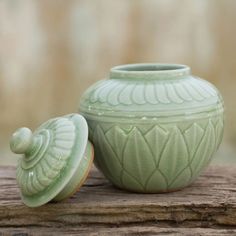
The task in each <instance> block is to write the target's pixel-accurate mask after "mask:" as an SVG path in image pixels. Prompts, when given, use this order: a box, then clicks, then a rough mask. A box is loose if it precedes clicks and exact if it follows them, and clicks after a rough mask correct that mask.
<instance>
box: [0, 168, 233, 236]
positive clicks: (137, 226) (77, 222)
mask: <svg viewBox="0 0 236 236" xmlns="http://www.w3.org/2000/svg"><path fill="white" fill-rule="evenodd" d="M235 183H236V168H235V167H231V166H221V167H220V166H212V167H210V168H208V169H207V171H206V172H205V173H204V174H203V175H202V176H200V177H199V178H198V179H197V181H196V182H195V183H194V184H193V185H192V186H190V187H188V188H185V189H184V190H182V191H178V192H174V193H168V194H134V193H129V192H126V191H122V190H119V189H116V188H114V187H113V186H112V185H111V184H110V183H109V182H108V181H107V180H106V179H105V178H104V177H103V176H102V175H101V174H100V172H98V171H97V170H96V169H95V168H94V169H93V170H92V171H91V173H90V177H89V178H88V180H87V181H86V183H85V184H84V186H83V187H82V188H81V189H80V191H79V192H77V193H76V194H75V195H74V196H73V197H71V198H70V199H68V200H66V201H64V202H60V203H49V204H47V205H45V206H42V207H39V208H35V209H31V208H28V207H26V206H25V205H23V204H22V202H21V199H20V195H19V190H18V187H17V185H16V180H15V169H14V168H13V167H1V168H0V230H1V231H0V232H2V233H3V234H5V233H9V232H11V233H12V232H15V233H16V234H17V232H18V233H21V234H22V233H26V234H29V235H30V234H32V233H33V234H34V231H35V230H36V231H37V232H38V230H40V231H39V232H41V233H43V234H44V235H47V233H48V234H51V235H52V232H53V233H55V234H57V235H58V234H60V233H62V234H66V233H68V234H76V233H80V234H83V233H84V234H85V235H86V234H87V233H90V234H91V235H97V234H99V235H100V234H101V235H106V234H107V235H108V234H110V233H112V232H113V233H116V234H117V235H124V234H127V235H136V234H135V232H137V233H138V232H139V233H140V234H145V235H149V234H161V235H163V234H169V233H170V234H171V233H173V234H174V233H175V235H178V234H179V235H183V234H185V235H191V234H190V233H192V232H196V234H195V235H202V233H203V232H204V235H227V234H228V235H230V234H231V235H232V233H233V234H235V235H236V186H235ZM204 228H206V229H204ZM234 228H235V229H234ZM193 230H194V231H193ZM93 233H94V234H93Z"/></svg>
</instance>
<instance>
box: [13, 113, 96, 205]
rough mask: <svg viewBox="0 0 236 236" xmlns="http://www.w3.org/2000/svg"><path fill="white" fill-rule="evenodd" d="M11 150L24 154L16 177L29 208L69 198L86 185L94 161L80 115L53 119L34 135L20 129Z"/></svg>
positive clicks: (15, 134)
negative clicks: (84, 182) (81, 186)
mask: <svg viewBox="0 0 236 236" xmlns="http://www.w3.org/2000/svg"><path fill="white" fill-rule="evenodd" d="M10 147H11V149H12V151H13V152H15V153H17V154H23V155H22V156H21V158H20V159H19V162H18V166H17V173H16V175H17V182H18V185H19V187H20V190H21V197H22V200H23V202H24V203H25V204H26V205H28V206H30V207H37V206H40V205H43V204H45V203H47V202H48V201H50V200H54V201H59V200H63V199H65V198H67V197H69V196H70V195H71V194H73V193H74V192H75V191H76V189H77V188H78V187H79V186H80V185H81V184H82V183H83V181H84V180H85V178H86V176H87V174H88V170H89V168H90V166H91V164H92V161H93V147H92V145H91V144H90V143H89V142H88V126H87V123H86V120H85V119H84V118H83V117H82V116H80V115H78V114H70V115H67V116H64V117H58V118H53V119H50V120H49V121H47V122H45V123H44V124H42V125H41V126H40V127H39V128H38V129H37V130H36V131H35V132H34V133H32V132H31V130H30V129H28V128H20V129H18V130H17V131H16V132H15V133H14V134H13V136H12V139H11V142H10Z"/></svg>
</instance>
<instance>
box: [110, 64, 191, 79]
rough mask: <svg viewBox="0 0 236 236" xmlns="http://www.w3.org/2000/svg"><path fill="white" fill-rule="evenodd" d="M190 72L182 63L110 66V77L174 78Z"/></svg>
mask: <svg viewBox="0 0 236 236" xmlns="http://www.w3.org/2000/svg"><path fill="white" fill-rule="evenodd" d="M189 74H190V67H188V66H186V65H183V64H169V63H138V64H126V65H119V66H115V67H113V68H111V70H110V78H113V79H121V78H127V79H129V78H130V79H131V78H133V79H138V78H142V79H143V78H154V79H158V78H159V79H160V78H176V77H182V76H186V75H189Z"/></svg>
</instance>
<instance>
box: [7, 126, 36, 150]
mask: <svg viewBox="0 0 236 236" xmlns="http://www.w3.org/2000/svg"><path fill="white" fill-rule="evenodd" d="M32 143H33V134H32V131H31V130H30V129H29V128H25V127H23V128H20V129H18V130H16V132H15V133H14V134H13V135H12V138H11V141H10V148H11V150H12V152H14V153H16V154H24V153H26V152H27V151H28V150H29V149H30V147H31V145H32Z"/></svg>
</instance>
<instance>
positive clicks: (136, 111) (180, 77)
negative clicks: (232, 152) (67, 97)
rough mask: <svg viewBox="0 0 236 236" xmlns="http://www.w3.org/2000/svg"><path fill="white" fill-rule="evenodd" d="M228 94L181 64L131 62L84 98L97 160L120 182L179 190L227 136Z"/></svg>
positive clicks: (132, 186) (139, 188)
mask: <svg viewBox="0 0 236 236" xmlns="http://www.w3.org/2000/svg"><path fill="white" fill-rule="evenodd" d="M223 111H224V108H223V100H222V97H221V95H220V94H219V92H218V91H217V89H216V88H215V87H214V86H213V85H212V84H210V83H209V82H207V81H204V80H202V79H200V78H197V77H194V76H192V75H191V74H190V68H189V67H187V66H184V65H175V64H131V65H124V66H117V67H114V68H112V69H111V72H110V78H109V79H108V80H102V81H99V82H98V83H96V84H95V85H93V86H92V87H90V88H89V89H88V90H87V91H86V92H85V93H84V95H83V96H82V99H81V104H80V112H81V114H82V115H83V116H84V117H85V118H86V120H87V122H88V125H89V138H90V140H91V141H92V143H93V144H94V148H95V163H96V165H97V166H98V168H99V169H100V170H101V171H102V172H103V173H104V175H105V176H106V177H107V178H108V179H109V180H110V181H111V182H112V183H113V184H114V185H116V186H117V187H119V188H123V189H127V190H130V191H135V192H144V193H149V192H150V193H156V192H167V191H175V190H178V189H181V188H183V187H185V186H187V185H189V184H190V183H192V182H193V181H194V180H195V178H196V177H197V176H198V175H199V173H200V172H201V171H202V170H203V169H204V168H205V167H206V166H207V165H208V163H209V162H210V160H211V158H212V156H213V154H214V153H215V152H216V150H217V149H218V147H219V145H220V142H221V139H222V135H223V126H224V121H223Z"/></svg>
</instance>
